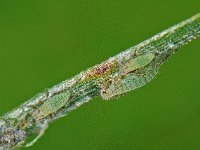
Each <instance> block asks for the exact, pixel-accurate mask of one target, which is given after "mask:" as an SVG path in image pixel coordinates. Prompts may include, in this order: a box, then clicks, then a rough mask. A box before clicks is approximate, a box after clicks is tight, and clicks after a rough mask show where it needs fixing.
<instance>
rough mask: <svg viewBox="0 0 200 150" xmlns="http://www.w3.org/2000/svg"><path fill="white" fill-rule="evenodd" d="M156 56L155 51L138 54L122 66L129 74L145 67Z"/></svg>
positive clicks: (125, 72) (124, 72)
mask: <svg viewBox="0 0 200 150" xmlns="http://www.w3.org/2000/svg"><path fill="white" fill-rule="evenodd" d="M154 57H155V55H154V54H153V53H148V54H145V55H141V56H138V57H136V58H134V59H132V60H130V61H129V62H128V63H127V64H125V66H124V67H123V68H122V73H123V74H127V73H130V72H133V71H135V70H137V69H140V68H143V67H145V66H147V65H148V64H149V63H150V62H152V60H153V59H154Z"/></svg>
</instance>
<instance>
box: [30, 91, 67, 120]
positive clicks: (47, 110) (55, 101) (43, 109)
mask: <svg viewBox="0 0 200 150" xmlns="http://www.w3.org/2000/svg"><path fill="white" fill-rule="evenodd" d="M69 98H70V93H69V92H65V93H59V94H57V95H55V96H53V97H50V98H49V99H48V100H47V101H46V102H45V103H44V104H42V105H41V106H40V107H39V108H38V109H37V110H36V111H34V112H33V117H34V118H35V119H36V120H40V119H42V118H45V117H46V116H48V115H50V114H52V113H54V112H56V111H58V110H59V109H60V108H62V107H63V106H64V105H65V104H66V103H67V102H68V100H69Z"/></svg>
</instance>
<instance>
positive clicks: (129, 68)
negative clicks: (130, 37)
mask: <svg viewBox="0 0 200 150" xmlns="http://www.w3.org/2000/svg"><path fill="white" fill-rule="evenodd" d="M154 57H155V55H154V54H152V53H148V54H144V55H141V56H138V57H136V58H134V59H132V60H130V61H129V62H127V63H126V64H125V65H124V66H123V67H122V69H121V75H119V76H118V77H116V78H113V79H112V80H111V83H109V85H105V87H103V89H102V91H101V96H102V98H103V99H105V100H109V99H113V98H116V97H118V96H120V95H123V94H125V93H127V92H129V91H131V90H134V89H136V88H139V87H141V86H143V85H145V84H146V83H148V82H150V81H151V80H152V79H153V78H154V77H155V75H156V74H157V73H158V71H157V69H156V68H155V67H151V66H149V67H147V65H149V64H150V63H151V62H152V61H153V59H154ZM137 69H141V71H140V72H139V73H135V72H134V71H136V70H137Z"/></svg>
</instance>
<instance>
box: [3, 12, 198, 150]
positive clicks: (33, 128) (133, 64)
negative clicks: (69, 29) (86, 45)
mask: <svg viewBox="0 0 200 150" xmlns="http://www.w3.org/2000/svg"><path fill="white" fill-rule="evenodd" d="M199 36H200V14H197V15H195V16H193V17H191V18H190V19H188V20H186V21H183V22H181V23H179V24H177V25H175V26H173V27H171V28H169V29H167V30H165V31H163V32H161V33H159V34H157V35H155V36H153V37H152V38H150V39H148V40H145V41H144V42H141V43H139V44H138V45H136V46H133V47H131V48H129V49H127V50H126V51H123V52H121V53H120V54H118V55H116V56H114V57H111V58H110V59H108V60H107V61H104V62H103V63H101V64H98V65H96V66H94V67H91V68H89V69H87V70H86V71H83V72H81V73H79V74H78V75H76V76H75V77H73V78H71V79H69V80H65V81H63V82H61V83H60V84H57V85H55V86H53V87H52V88H50V89H47V90H45V91H44V92H41V93H39V94H38V95H36V96H35V97H33V98H32V99H30V100H28V101H27V102H25V103H24V104H22V105H21V106H19V107H17V108H16V109H14V110H12V111H11V112H8V113H7V114H5V115H4V116H2V117H1V119H0V150H4V149H12V148H15V147H19V146H31V145H32V144H33V143H34V142H36V140H37V139H38V138H39V137H40V136H41V135H42V134H43V133H44V131H45V129H46V128H47V127H48V125H49V123H50V122H52V121H54V120H55V119H57V118H60V117H63V116H65V115H66V114H68V112H70V111H71V110H73V109H76V108H77V107H79V106H80V105H81V104H83V103H85V102H88V101H89V100H91V99H93V98H94V97H96V96H101V97H102V98H103V99H105V100H109V99H116V98H117V97H120V96H121V95H123V94H125V93H127V92H129V91H131V90H134V89H136V88H139V87H141V86H143V85H145V84H146V83H148V82H150V81H151V80H152V79H153V78H154V76H155V75H156V74H157V72H158V69H159V67H160V65H161V64H162V63H163V62H164V61H165V60H166V59H167V58H168V57H169V56H171V55H172V54H173V53H174V52H176V51H177V49H178V48H179V47H181V46H183V45H185V44H187V43H188V42H190V41H192V40H193V39H196V38H197V37H199Z"/></svg>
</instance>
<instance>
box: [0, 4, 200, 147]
mask: <svg viewBox="0 0 200 150" xmlns="http://www.w3.org/2000/svg"><path fill="white" fill-rule="evenodd" d="M199 11H200V1H199V0H167V1H162V0H149V1H148V0H118V1H116V0H112V1H111V0H96V1H93V0H85V1H83V0H73V1H69V0H29V1H27V0H18V1H14V0H9V1H8V0H1V1H0V115H2V114H3V113H5V112H7V111H9V110H11V109H12V108H14V107H16V106H18V105H20V104H21V103H23V102H24V101H26V100H27V99H29V98H31V97H32V96H34V95H35V94H36V93H38V92H40V91H41V90H43V89H44V88H47V87H51V86H53V85H54V84H56V83H59V82H60V81H62V80H64V79H66V78H70V77H72V76H74V75H75V74H77V73H79V72H80V71H82V70H85V69H86V68H88V67H91V66H93V65H95V64H97V63H100V62H101V61H103V60H106V59H107V58H109V57H110V56H113V55H115V54H117V53H119V52H121V51H122V50H124V49H126V48H129V47H130V46H132V45H135V44H137V43H138V42H141V41H143V40H145V39H147V38H149V37H151V36H152V35H154V34H156V33H158V32H161V31H162V30H164V29H166V28H168V27H170V26H172V25H174V24H176V23H178V22H180V21H182V20H184V19H187V18H189V17H191V16H192V15H194V14H195V13H197V12H199ZM199 77H200V40H199V39H198V40H195V41H193V42H192V43H190V44H188V45H186V46H184V47H182V48H181V49H180V51H178V53H176V55H174V56H173V57H172V58H170V59H169V61H167V62H166V63H165V64H164V65H163V66H162V68H161V70H160V74H159V75H158V76H157V78H156V79H155V80H153V81H152V82H151V83H150V84H148V85H146V86H145V87H143V88H141V89H138V90H135V91H134V92H131V93H129V94H127V95H125V96H123V97H121V98H120V99H118V100H116V101H108V102H107V101H102V100H101V98H96V99H94V100H93V101H91V102H89V103H87V104H84V105H83V106H81V107H80V108H79V109H77V110H75V111H73V112H71V113H70V114H69V115H68V116H66V117H65V118H62V119H59V120H57V121H56V122H54V123H53V124H51V126H50V127H49V129H48V130H47V132H46V134H45V136H43V137H42V138H41V139H40V140H39V141H38V142H37V143H36V144H35V145H34V146H33V147H30V148H27V149H28V150H37V149H38V150H39V149H40V150H41V149H48V150H55V149H60V150H122V149H125V150H199V149H200V128H199V127H200V117H199V116H200V98H199V97H200V88H199V87H200V78H199Z"/></svg>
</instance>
